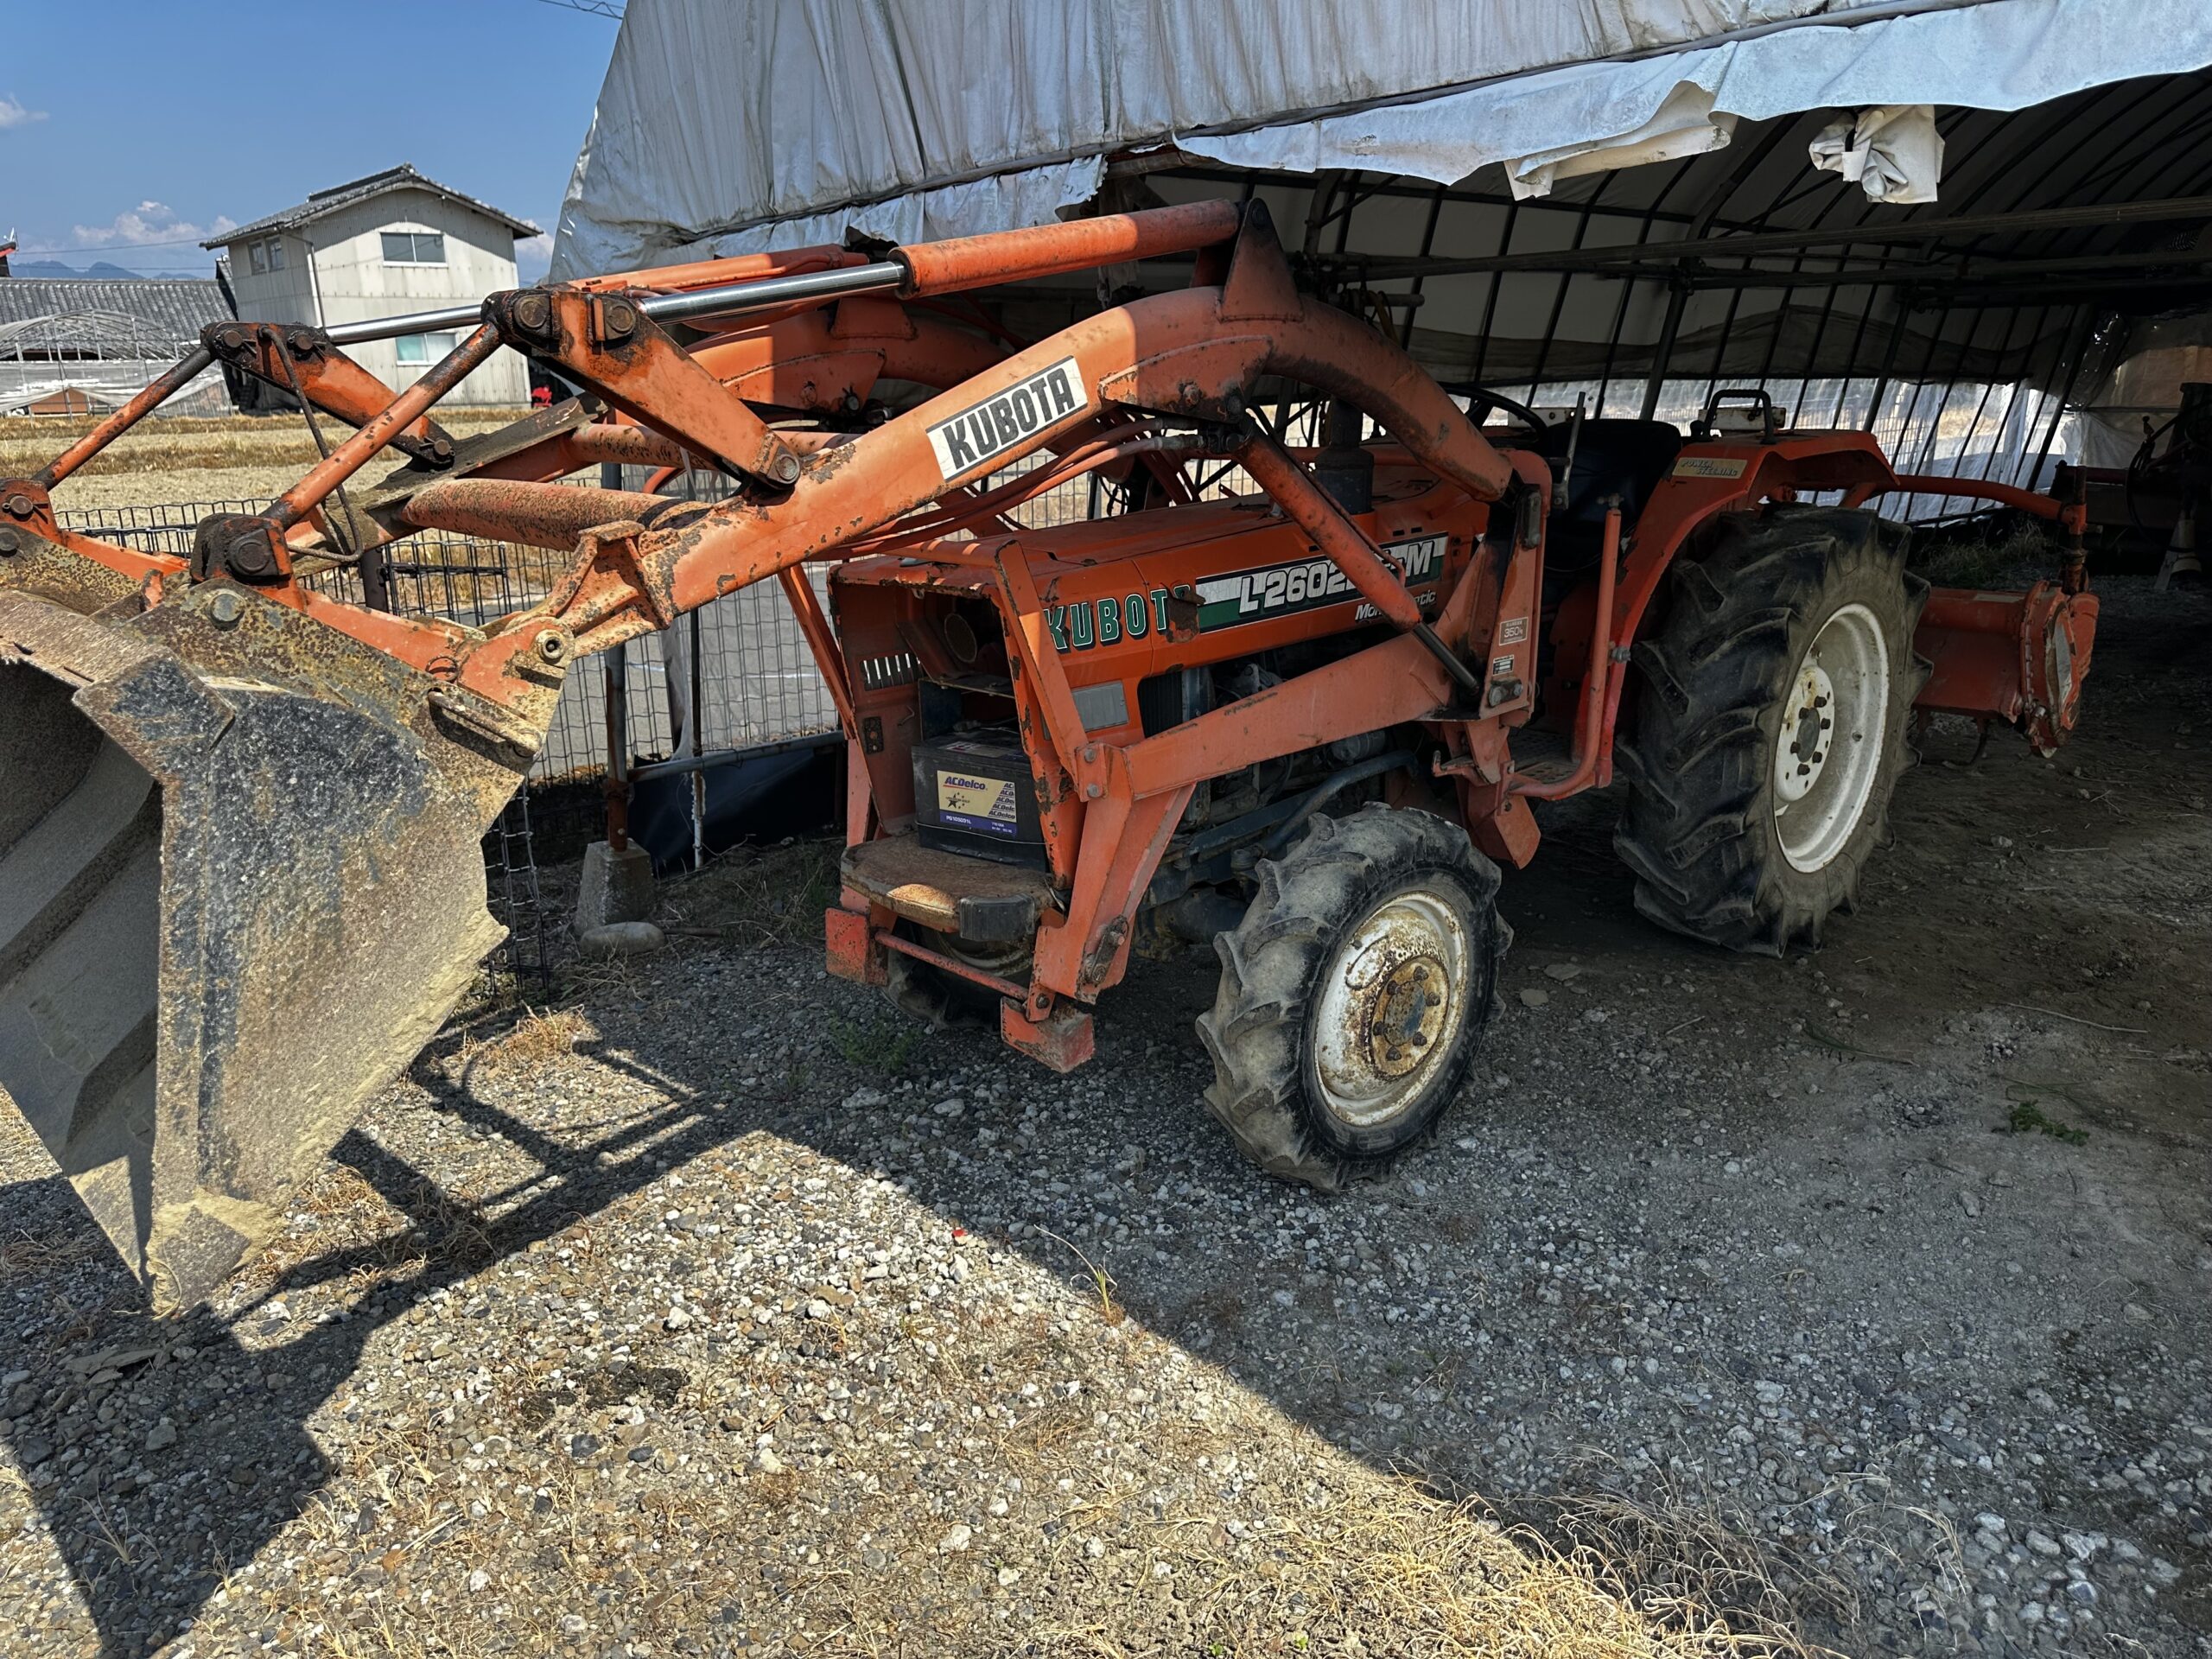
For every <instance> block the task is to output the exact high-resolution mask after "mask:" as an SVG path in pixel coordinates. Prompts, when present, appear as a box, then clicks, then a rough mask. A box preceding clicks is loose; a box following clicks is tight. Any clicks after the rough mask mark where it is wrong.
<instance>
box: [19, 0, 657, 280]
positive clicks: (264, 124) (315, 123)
mask: <svg viewBox="0 0 2212 1659" xmlns="http://www.w3.org/2000/svg"><path fill="white" fill-rule="evenodd" d="M0 26H3V27H0V234H4V233H5V232H7V231H8V230H10V229H11V228H12V229H13V230H14V231H15V232H16V235H17V237H18V238H19V240H20V241H21V244H22V250H23V251H22V257H23V258H25V259H38V258H45V257H53V258H57V259H60V260H61V261H62V262H64V263H65V264H71V265H74V266H76V267H78V268H79V269H80V270H81V269H82V268H84V267H85V266H86V265H89V264H92V262H94V261H95V260H100V259H105V260H107V261H110V262H111V263H112V264H118V265H123V266H124V267H126V268H128V269H130V270H181V271H191V272H195V273H200V272H207V271H211V270H213V260H214V256H213V254H210V253H207V252H204V251H202V250H201V249H200V246H199V241H200V238H202V237H205V236H210V235H213V234H215V233H216V232H218V231H219V230H220V229H221V228H222V227H223V221H225V220H226V219H227V220H228V221H230V222H231V223H233V224H243V223H244V222H245V221H246V220H248V219H257V218H258V217H260V216H261V215H262V214H264V213H273V212H275V211H276V210H277V209H278V208H281V207H289V206H291V205H292V204H293V203H294V202H296V201H299V200H302V199H304V198H305V197H306V196H307V194H308V192H310V191H313V190H320V189H322V188H325V187H327V186H329V185H333V184H338V183H341V182H343V181H346V180H347V179H352V178H358V177H359V176H360V175H363V174H365V173H374V172H377V171H379V170H380V169H382V168H387V167H391V166H395V165H397V163H399V162H413V163H414V164H415V165H416V167H417V168H420V169H421V170H422V171H423V172H424V173H426V174H428V175H429V176H430V177H432V178H434V179H436V180H438V181H440V182H441V183H443V184H447V185H450V186H451V187H453V188H454V189H456V190H461V191H465V192H466V193H467V194H470V195H473V196H477V197H480V198H481V199H482V200H486V201H488V202H491V203H492V204H493V206H495V207H500V208H503V209H505V211H506V212H508V213H513V214H514V215H516V216H517V217H518V218H521V219H531V220H533V221H535V222H536V223H537V225H539V226H542V227H543V228H544V229H545V230H546V231H548V232H550V231H551V230H552V228H553V223H554V219H555V216H556V213H558V211H559V208H560V204H561V193H562V191H563V189H564V188H566V186H567V184H568V181H569V168H570V167H571V166H572V165H573V164H574V162H575V156H576V149H577V147H578V145H579V144H581V143H582V140H583V136H584V130H585V129H586V128H587V127H588V126H589V124H590V123H591V111H592V105H593V102H594V100H595V99H597V97H598V95H599V86H600V82H601V79H603V78H604V76H605V74H606V72H607V54H609V53H610V52H611V51H612V50H613V45H614V35H615V29H616V27H617V26H616V24H615V23H614V22H613V21H612V20H611V19H608V18H605V17H598V16H589V15H588V14H585V13H582V12H579V11H573V10H568V9H566V8H564V7H561V6H556V5H550V4H546V3H543V0H219V3H217V0H0ZM149 243H160V244H163V245H161V246H125V244H149ZM530 253H531V250H524V255H525V264H524V269H523V275H524V278H525V279H528V278H530V277H533V276H535V275H537V273H538V272H540V271H542V270H543V267H544V253H543V251H537V254H536V257H535V258H534V259H530V258H529V257H528V256H529V254H530Z"/></svg>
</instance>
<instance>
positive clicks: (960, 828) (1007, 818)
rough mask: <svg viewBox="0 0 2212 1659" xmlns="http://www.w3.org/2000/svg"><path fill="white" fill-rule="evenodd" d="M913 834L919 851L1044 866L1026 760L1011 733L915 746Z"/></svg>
mask: <svg viewBox="0 0 2212 1659" xmlns="http://www.w3.org/2000/svg"><path fill="white" fill-rule="evenodd" d="M914 827H915V832H916V834H917V835H918V837H919V838H920V841H921V843H922V845H923V846H925V847H933V848H936V849H938V850H940V851H942V852H948V853H968V854H970V855H974V856H976V857H977V858H990V859H996V860H997V861H999V862H1001V863H1002V864H1034V865H1040V866H1041V865H1043V864H1045V863H1046V862H1047V860H1046V855H1045V832H1044V828H1043V826H1042V825H1041V824H1039V823H1038V820H1037V788H1036V785H1035V782H1034V780H1033V778H1032V775H1031V773H1030V770H1029V756H1028V754H1027V752H1025V751H1024V750H1023V748H1022V747H1021V741H1020V738H1018V737H1016V736H1015V735H1014V734H1013V733H1012V732H1005V733H999V732H995V731H980V732H968V733H963V734H959V735H957V736H955V737H944V738H938V739H936V740H934V741H929V742H923V743H917V744H915V745H914Z"/></svg>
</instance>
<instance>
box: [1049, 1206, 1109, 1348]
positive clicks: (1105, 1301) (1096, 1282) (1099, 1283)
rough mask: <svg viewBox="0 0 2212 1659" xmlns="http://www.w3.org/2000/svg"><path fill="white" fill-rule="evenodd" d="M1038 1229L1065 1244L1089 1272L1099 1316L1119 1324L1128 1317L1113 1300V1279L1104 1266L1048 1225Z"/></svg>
mask: <svg viewBox="0 0 2212 1659" xmlns="http://www.w3.org/2000/svg"><path fill="white" fill-rule="evenodd" d="M1040 1231H1042V1232H1043V1233H1044V1235H1045V1236H1046V1237H1047V1238H1049V1239H1052V1240H1054V1241H1056V1242H1057V1243H1062V1244H1065V1245H1067V1247H1068V1249H1071V1250H1073V1251H1074V1252H1075V1253H1076V1256H1077V1260H1079V1261H1080V1262H1082V1263H1083V1265H1084V1270H1085V1271H1086V1272H1088V1273H1089V1274H1090V1284H1091V1288H1093V1289H1094V1290H1096V1292H1097V1293H1098V1316H1099V1318H1101V1319H1104V1320H1105V1321H1106V1323H1107V1324H1109V1325H1119V1324H1120V1323H1121V1322H1122V1320H1123V1319H1127V1318H1128V1314H1127V1313H1123V1312H1122V1306H1121V1305H1120V1304H1119V1303H1118V1302H1116V1300H1114V1279H1113V1275H1112V1274H1109V1273H1108V1272H1107V1271H1106V1270H1105V1268H1102V1267H1100V1266H1099V1265H1098V1264H1097V1263H1096V1262H1093V1261H1092V1260H1091V1259H1090V1257H1089V1256H1087V1255H1084V1253H1083V1248H1082V1246H1080V1245H1078V1244H1075V1243H1070V1242H1069V1241H1068V1240H1066V1239H1065V1238H1062V1237H1060V1236H1059V1235H1058V1233H1056V1232H1054V1231H1052V1229H1050V1228H1049V1227H1047V1228H1043V1229H1040Z"/></svg>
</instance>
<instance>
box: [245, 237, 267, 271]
mask: <svg viewBox="0 0 2212 1659" xmlns="http://www.w3.org/2000/svg"><path fill="white" fill-rule="evenodd" d="M245 255H246V257H247V258H248V259H249V260H251V262H252V264H253V274H254V275H255V276H257V277H258V276H260V275H261V273H262V272H263V271H264V270H268V269H269V248H268V245H267V244H266V243H262V242H250V243H248V244H247V245H246V250H245Z"/></svg>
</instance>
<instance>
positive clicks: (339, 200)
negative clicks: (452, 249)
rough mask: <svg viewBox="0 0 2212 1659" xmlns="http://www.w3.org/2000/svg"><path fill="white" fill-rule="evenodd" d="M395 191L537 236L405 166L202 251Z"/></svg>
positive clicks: (259, 222) (225, 236) (525, 223)
mask: <svg viewBox="0 0 2212 1659" xmlns="http://www.w3.org/2000/svg"><path fill="white" fill-rule="evenodd" d="M396 190H427V191H429V193H430V194H432V195H434V196H442V197H443V198H444V199H445V200H448V201H455V202H459V203H460V204H461V206H462V207H467V208H469V209H471V210H472V211H474V212H475V213H481V214H483V215H484V217H485V218H486V219H493V220H494V221H496V222H497V223H499V224H501V225H504V226H506V227H507V228H508V229H509V230H511V231H512V232H514V233H515V234H516V235H517V236H536V235H537V234H538V230H537V226H535V225H533V224H531V222H530V221H529V220H528V219H517V218H516V217H515V216H514V215H513V214H512V213H501V212H500V211H499V209H498V208H497V207H493V206H492V204H491V203H489V202H488V201H479V200H477V199H476V198H475V197H474V196H469V195H463V194H461V192H460V191H458V190H454V189H451V188H448V187H447V186H445V185H442V184H440V183H439V182H438V181H436V180H435V179H426V178H424V177H423V175H421V174H420V173H417V172H416V170H415V168H413V166H412V165H411V164H410V163H408V162H401V163H400V164H399V165H398V166H397V167H389V168H385V170H384V171H383V172H381V173H372V174H370V175H369V176H368V177H366V178H365V179H355V180H353V181H352V182H350V183H347V184H334V185H332V186H331V187H330V188H329V189H327V190H318V191H316V192H315V194H313V195H311V196H309V197H308V199H307V200H305V201H303V202H302V203H300V205H299V206H298V207H287V208H286V209H284V211H283V213H270V214H268V215H266V216H264V217H263V218H261V219H255V220H254V221H253V223H251V225H241V226H238V228H237V229H236V230H234V231H226V232H223V233H222V235H220V236H219V237H216V238H213V240H211V241H207V242H202V243H201V244H200V246H201V247H203V248H224V247H228V246H230V245H231V244H232V243H234V242H243V241H245V240H246V239H247V238H250V237H255V236H262V235H265V234H267V233H268V232H270V231H289V230H291V229H293V228H294V227H295V226H301V225H306V224H308V223H311V222H312V221H314V220H315V219H321V218H323V217H325V216H326V215H327V214H330V213H336V212H337V211H338V210H339V209H340V208H341V207H352V206H353V204H354V203H355V202H358V201H367V200H371V199H372V197H376V196H385V195H390V194H392V192H394V191H396Z"/></svg>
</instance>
